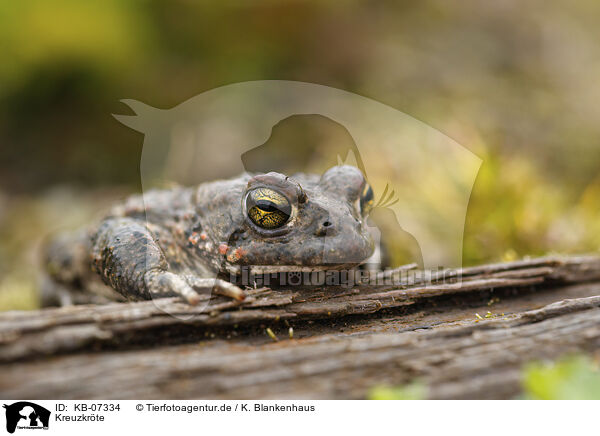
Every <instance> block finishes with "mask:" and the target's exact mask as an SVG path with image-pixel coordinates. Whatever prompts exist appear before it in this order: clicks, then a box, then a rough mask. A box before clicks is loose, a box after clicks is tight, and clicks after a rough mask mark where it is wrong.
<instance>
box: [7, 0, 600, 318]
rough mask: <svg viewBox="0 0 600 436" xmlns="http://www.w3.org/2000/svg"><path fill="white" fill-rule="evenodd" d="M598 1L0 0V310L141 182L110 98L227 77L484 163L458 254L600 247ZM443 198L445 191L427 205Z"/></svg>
mask: <svg viewBox="0 0 600 436" xmlns="http://www.w3.org/2000/svg"><path fill="white" fill-rule="evenodd" d="M599 14H600V3H598V2H594V1H591V0H584V1H580V2H572V3H568V4H567V3H565V2H560V1H555V0H552V1H544V2H542V1H531V2H526V3H524V2H518V1H516V0H502V1H496V2H475V1H470V0H468V1H463V2H452V3H450V2H445V1H442V0H427V1H421V2H413V3H411V4H409V3H407V2H395V1H369V2H367V1H341V2H325V1H255V2H241V1H233V2H209V1H192V0H172V1H166V0H86V1H80V0H52V1H50V0H21V1H10V0H2V1H0V53H1V55H2V58H1V59H2V61H1V62H0V308H24V307H32V306H34V305H35V304H36V303H35V302H36V297H35V289H36V286H37V282H36V277H35V273H34V272H35V269H36V267H35V264H36V258H37V256H38V255H39V251H40V250H39V247H40V243H41V241H42V240H43V238H44V237H45V235H47V234H48V233H49V232H52V231H55V230H56V229H60V228H68V227H72V226H76V225H78V224H80V223H82V222H85V221H86V220H88V219H89V217H90V216H93V215H94V214H96V213H97V211H98V210H100V209H101V208H102V207H104V206H105V205H106V204H108V203H109V202H110V201H111V200H112V199H114V198H115V197H119V196H122V195H125V194H126V193H128V192H134V191H138V190H139V189H140V176H139V161H140V152H141V147H142V141H143V137H142V135H140V134H139V133H136V132H134V131H133V130H130V129H128V128H126V127H124V126H123V125H121V124H119V123H118V122H117V121H115V120H114V119H113V118H112V116H111V114H112V113H127V109H126V108H124V106H123V105H122V104H121V103H119V100H120V99H123V98H133V99H136V100H140V101H143V102H145V103H148V104H150V105H152V106H156V107H160V108H168V107H172V106H174V105H177V104H179V103H181V102H182V101H184V100H187V99H188V98H190V97H192V96H195V95H197V94H199V93H201V92H203V91H206V90H209V89H212V88H215V87H218V86H221V85H225V84H229V83H235V82H241V81H248V80H262V79H286V80H299V81H305V82H314V83H319V84H323V85H328V86H332V87H336V88H342V89H345V90H348V91H351V92H355V93H357V94H361V95H364V96H366V97H369V98H372V99H374V100H377V101H380V102H382V103H385V104H387V105H390V106H392V107H394V108H396V109H398V110H401V111H403V112H406V113H407V114H409V115H412V116H413V117H415V118H417V119H420V120H422V121H424V122H425V123H427V124H429V125H431V126H433V127H434V128H436V129H438V130H440V131H441V132H443V133H445V134H446V135H448V136H450V137H452V138H453V139H455V140H456V141H457V142H459V143H460V144H462V145H463V146H465V147H467V148H468V149H470V150H472V151H473V152H474V153H476V154H477V155H478V156H479V157H481V158H482V159H483V165H482V167H481V170H480V173H479V176H478V178H477V181H476V184H475V187H474V191H473V195H472V200H471V203H470V206H469V211H468V216H467V222H466V229H465V240H464V263H465V264H474V263H481V262H485V261H493V260H500V259H512V258H515V257H518V256H523V255H529V254H532V255H537V254H544V253H548V252H561V253H575V252H590V251H597V250H598V248H599V247H600V223H599V222H598V220H597V217H598V205H599V200H600V176H599V175H598V168H599V167H600V165H599V164H600V146H599V145H600V144H599V142H600V105H599V104H598V102H599V101H600V80H598V77H600V45H599V44H598V41H600V26H598V18H597V17H598V16H599ZM441 201H443V199H441Z"/></svg>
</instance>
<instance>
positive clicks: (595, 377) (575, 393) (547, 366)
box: [523, 355, 600, 400]
mask: <svg viewBox="0 0 600 436" xmlns="http://www.w3.org/2000/svg"><path fill="white" fill-rule="evenodd" d="M523 389H524V394H523V398H524V399H530V400H600V369H599V368H598V363H597V362H594V361H593V360H592V359H591V358H589V357H587V356H582V355H576V356H570V357H565V358H563V359H561V360H558V361H556V362H554V363H539V362H536V363H531V364H529V365H527V366H526V367H525V369H524V371H523Z"/></svg>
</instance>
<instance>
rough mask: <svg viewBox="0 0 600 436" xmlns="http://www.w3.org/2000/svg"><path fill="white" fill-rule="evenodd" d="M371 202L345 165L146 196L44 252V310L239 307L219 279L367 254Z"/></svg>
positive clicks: (314, 266) (336, 265) (347, 261)
mask: <svg viewBox="0 0 600 436" xmlns="http://www.w3.org/2000/svg"><path fill="white" fill-rule="evenodd" d="M372 203H373V191H372V190H371V188H370V187H369V185H368V184H367V182H366V180H365V178H364V177H363V175H362V173H361V172H360V171H359V170H358V169H357V168H355V167H352V166H336V167H333V168H331V169H329V170H328V171H327V172H325V173H324V174H323V175H322V176H317V175H310V174H296V175H294V176H292V177H287V176H285V175H283V174H279V173H274V172H271V173H267V174H255V175H249V174H242V175H241V176H239V177H237V178H233V179H230V180H221V181H215V182H211V183H205V184H201V185H200V186H198V187H195V188H184V187H178V188H173V189H170V190H155V191H150V192H147V193H146V194H145V195H143V196H134V197H131V198H130V199H129V200H127V201H126V202H125V203H124V204H121V205H118V206H116V207H114V208H113V210H112V211H111V212H110V213H109V214H108V215H107V216H106V217H105V218H104V219H103V220H102V221H101V223H100V224H99V225H96V226H94V227H93V228H92V229H91V230H88V231H85V232H83V231H82V232H80V233H78V234H74V235H66V236H62V237H59V238H57V239H56V240H54V241H53V242H52V243H51V244H50V245H49V247H48V250H47V256H46V265H47V270H48V272H49V276H50V277H51V279H52V282H53V283H54V284H55V285H57V286H53V287H52V289H58V290H59V291H58V292H46V293H45V303H46V304H69V303H73V302H74V303H78V302H88V301H99V300H98V297H95V298H96V299H95V300H94V298H90V296H93V295H95V296H104V297H108V298H110V299H115V298H120V299H126V300H147V299H153V298H159V297H167V296H179V297H181V298H183V299H184V300H186V301H187V302H189V303H190V304H196V303H197V302H198V301H199V294H198V292H203V291H207V290H211V289H212V290H213V291H214V292H216V293H220V294H223V295H227V296H231V297H233V298H237V299H240V300H241V299H243V298H244V293H243V291H242V290H241V289H240V288H239V287H238V286H236V285H235V284H232V283H231V282H230V281H227V280H225V279H228V278H231V277H236V276H239V275H240V274H241V271H242V268H243V267H247V268H248V269H250V271H251V273H252V274H271V273H275V272H290V271H317V270H328V269H341V268H351V267H353V266H356V265H358V264H360V263H362V262H364V261H365V260H366V259H367V258H369V256H370V255H371V254H372V253H373V241H372V240H371V237H370V235H369V230H368V228H367V226H366V222H365V221H366V215H367V213H368V211H369V209H370V207H372ZM99 278H101V279H102V282H103V283H104V285H102V284H101V283H100V281H99V280H98V279H99ZM106 285H108V287H107V286H106ZM48 289H49V287H48ZM114 291H116V293H115V292H114Z"/></svg>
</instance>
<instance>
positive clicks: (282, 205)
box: [246, 188, 292, 229]
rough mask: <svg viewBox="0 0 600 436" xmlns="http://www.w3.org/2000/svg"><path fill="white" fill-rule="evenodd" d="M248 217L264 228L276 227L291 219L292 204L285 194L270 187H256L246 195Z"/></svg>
mask: <svg viewBox="0 0 600 436" xmlns="http://www.w3.org/2000/svg"><path fill="white" fill-rule="evenodd" d="M246 210H247V213H248V218H250V219H251V220H252V222H253V223H254V224H256V225H257V226H259V227H262V228H263V229H276V228H278V227H281V226H282V225H284V224H285V223H287V222H288V220H289V219H290V215H291V214H292V205H291V204H290V202H289V200H288V199H287V198H286V196H285V195H283V194H280V193H279V192H277V191H275V190H273V189H270V188H256V189H253V190H252V191H250V192H248V194H247V195H246Z"/></svg>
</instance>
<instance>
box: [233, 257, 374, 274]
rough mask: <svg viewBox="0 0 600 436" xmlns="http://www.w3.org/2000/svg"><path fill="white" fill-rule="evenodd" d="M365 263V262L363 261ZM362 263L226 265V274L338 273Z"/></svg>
mask: <svg viewBox="0 0 600 436" xmlns="http://www.w3.org/2000/svg"><path fill="white" fill-rule="evenodd" d="M365 261H366V260H365ZM362 263H364V261H363V262H360V263H357V262H353V263H344V264H329V265H305V266H303V265H245V266H240V265H227V266H226V268H227V272H228V273H230V274H233V275H237V276H239V275H242V274H243V273H244V274H248V275H266V274H278V273H311V272H321V271H340V270H345V269H353V268H357V267H358V266H359V265H360V264H362Z"/></svg>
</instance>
